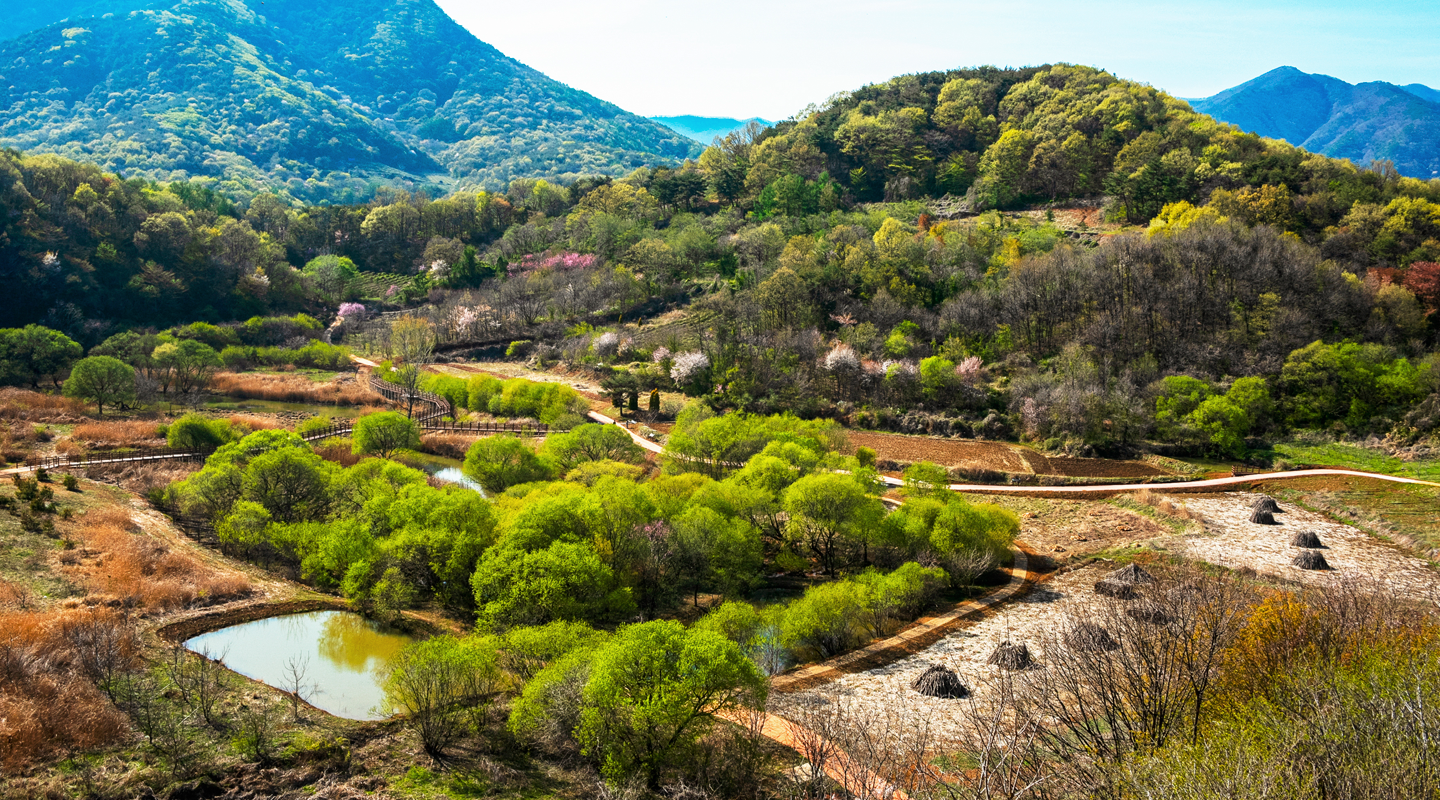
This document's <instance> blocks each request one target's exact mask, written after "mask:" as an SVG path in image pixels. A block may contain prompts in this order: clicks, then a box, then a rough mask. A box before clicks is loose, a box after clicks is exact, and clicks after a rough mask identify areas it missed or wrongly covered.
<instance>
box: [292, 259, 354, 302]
mask: <svg viewBox="0 0 1440 800" xmlns="http://www.w3.org/2000/svg"><path fill="white" fill-rule="evenodd" d="M302 271H303V272H304V273H305V276H306V277H308V278H310V279H311V280H312V281H314V282H315V288H316V289H317V290H318V291H319V292H320V296H321V297H323V298H325V300H326V301H327V302H329V303H331V304H334V303H338V302H340V301H341V300H344V299H346V287H348V286H349V285H350V282H351V281H353V280H355V279H356V278H358V277H360V270H358V269H356V268H355V262H353V261H351V260H350V259H348V258H346V257H345V256H335V255H325V256H320V257H319V258H315V259H311V260H310V262H309V263H307V264H306V265H305V269H304V270H302Z"/></svg>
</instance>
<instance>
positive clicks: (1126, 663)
mask: <svg viewBox="0 0 1440 800" xmlns="http://www.w3.org/2000/svg"><path fill="white" fill-rule="evenodd" d="M1245 599H1246V598H1245V588H1244V586H1243V585H1241V584H1239V583H1238V582H1237V581H1235V580H1234V579H1231V578H1228V577H1226V576H1222V575H1215V574H1205V573H1202V572H1200V571H1198V570H1176V571H1165V572H1162V573H1160V574H1159V575H1158V577H1156V578H1155V579H1154V581H1153V582H1152V583H1149V584H1143V585H1139V586H1136V587H1134V591H1133V592H1127V593H1126V594H1125V596H1124V597H1111V598H1102V599H1100V600H1097V601H1096V602H1095V603H1094V604H1093V605H1092V606H1091V607H1090V608H1088V609H1086V610H1085V611H1084V612H1083V614H1081V615H1077V616H1076V617H1075V618H1072V620H1071V621H1070V622H1069V623H1068V624H1067V625H1065V626H1061V628H1060V629H1058V630H1055V631H1052V632H1051V633H1050V634H1049V635H1048V636H1046V637H1045V639H1044V640H1042V643H1041V649H1042V657H1041V661H1042V663H1043V664H1044V665H1045V668H1044V669H1040V670H1034V671H1031V672H1028V673H1025V677H1024V680H1023V686H1022V687H1021V690H1020V691H1019V692H1017V700H1018V703H1017V710H1018V712H1019V714H1020V719H1022V720H1025V721H1027V722H1028V723H1029V724H1032V725H1034V726H1035V730H1036V731H1037V732H1038V734H1039V735H1040V737H1041V738H1042V739H1043V740H1044V744H1045V746H1046V747H1047V748H1049V749H1050V750H1052V751H1053V752H1054V753H1056V754H1057V756H1058V757H1059V758H1060V759H1061V760H1063V761H1064V762H1065V763H1066V764H1067V767H1068V770H1067V772H1066V775H1068V776H1069V777H1070V778H1072V779H1073V780H1075V781H1076V784H1075V785H1076V786H1085V787H1089V788H1090V789H1096V788H1100V789H1107V790H1108V789H1109V788H1113V786H1114V785H1115V782H1116V780H1117V779H1118V774H1119V770H1120V768H1121V765H1122V764H1123V763H1124V761H1125V760H1126V759H1128V758H1130V757H1132V756H1143V755H1148V754H1150V753H1153V752H1155V751H1156V750H1158V749H1160V748H1162V747H1164V746H1165V745H1166V744H1168V743H1171V742H1173V741H1176V740H1177V739H1183V740H1191V739H1193V738H1194V737H1195V736H1197V735H1198V732H1199V722H1200V718H1201V716H1202V714H1203V710H1204V703H1205V699H1206V697H1207V696H1208V693H1209V691H1210V687H1211V683H1212V681H1213V679H1214V677H1215V674H1216V671H1217V669H1218V666H1219V661H1220V658H1221V656H1222V654H1223V653H1224V651H1225V649H1226V647H1227V646H1228V645H1229V643H1230V642H1231V641H1232V640H1233V637H1234V635H1235V633H1236V632H1237V630H1238V629H1239V626H1240V624H1241V623H1242V622H1243V617H1244V611H1245V609H1246V608H1248V606H1249V604H1248V603H1247V602H1245Z"/></svg>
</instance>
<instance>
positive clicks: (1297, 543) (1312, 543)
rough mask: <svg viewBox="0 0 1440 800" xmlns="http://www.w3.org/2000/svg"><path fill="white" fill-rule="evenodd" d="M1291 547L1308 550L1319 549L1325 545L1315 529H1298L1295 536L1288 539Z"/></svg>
mask: <svg viewBox="0 0 1440 800" xmlns="http://www.w3.org/2000/svg"><path fill="white" fill-rule="evenodd" d="M1290 546H1291V547H1304V548H1307V549H1310V550H1319V549H1321V548H1323V547H1324V546H1325V543H1324V542H1321V541H1320V537H1319V536H1318V535H1317V534H1316V533H1315V531H1300V532H1299V533H1297V534H1295V538H1293V539H1291V540H1290Z"/></svg>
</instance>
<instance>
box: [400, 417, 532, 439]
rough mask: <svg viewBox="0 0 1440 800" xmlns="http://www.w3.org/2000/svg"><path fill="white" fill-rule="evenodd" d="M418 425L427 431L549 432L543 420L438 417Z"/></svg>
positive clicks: (523, 434) (525, 434)
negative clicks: (449, 420) (450, 420)
mask: <svg viewBox="0 0 1440 800" xmlns="http://www.w3.org/2000/svg"><path fill="white" fill-rule="evenodd" d="M420 427H421V428H422V429H424V430H427V431H454V432H456V433H515V434H519V435H521V436H546V435H548V434H549V433H550V426H549V425H546V424H545V423H543V422H501V421H500V420H482V421H479V422H447V421H445V420H443V419H439V420H435V421H433V422H425V423H422V424H421V425H420Z"/></svg>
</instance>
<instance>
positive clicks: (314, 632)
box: [185, 611, 414, 720]
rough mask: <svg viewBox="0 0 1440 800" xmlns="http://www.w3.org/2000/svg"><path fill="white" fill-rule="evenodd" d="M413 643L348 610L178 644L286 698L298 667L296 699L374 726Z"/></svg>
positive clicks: (235, 628)
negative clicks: (388, 681)
mask: <svg viewBox="0 0 1440 800" xmlns="http://www.w3.org/2000/svg"><path fill="white" fill-rule="evenodd" d="M412 641H414V640H413V639H411V638H410V637H409V636H406V635H404V634H400V633H396V632H394V631H392V630H390V629H388V628H385V627H383V626H381V625H380V624H378V623H376V622H373V621H371V620H367V619H365V618H364V617H362V616H360V615H359V614H353V613H351V612H349V611H311V612H309V613H305V614H289V615H286V616H283V617H270V618H269V619H261V620H256V621H254V622H246V623H243V624H240V625H232V626H231V627H229V628H222V629H220V630H218V631H212V632H210V633H205V634H201V635H199V636H196V637H195V638H193V639H189V640H187V641H186V642H185V647H186V648H187V649H189V650H191V651H193V652H196V653H201V652H204V653H206V654H207V655H209V656H210V657H211V658H218V659H220V660H221V661H223V662H224V664H225V666H227V667H229V668H230V669H232V670H234V671H236V672H238V673H240V674H241V675H245V676H247V677H250V678H254V679H255V680H258V681H262V682H264V683H267V684H269V685H270V686H274V687H277V688H280V689H285V690H286V691H290V690H291V689H292V682H291V678H290V675H289V671H290V670H289V667H291V666H292V665H296V666H303V669H304V671H305V678H304V680H303V681H302V683H304V684H306V686H305V687H304V688H302V689H301V691H300V696H301V697H302V698H304V699H305V701H306V702H308V703H310V705H313V706H315V707H316V708H319V709H322V710H324V711H328V712H330V713H331V714H334V715H335V716H337V717H344V718H345V719H363V720H374V719H384V718H385V717H387V716H389V714H388V713H386V710H385V709H384V707H383V706H384V700H385V692H384V689H383V686H384V683H385V678H386V677H387V676H388V675H389V674H390V664H391V662H392V661H393V660H394V658H395V656H396V654H398V653H399V652H400V650H401V648H403V647H405V645H407V644H410V643H411V642H412Z"/></svg>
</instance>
